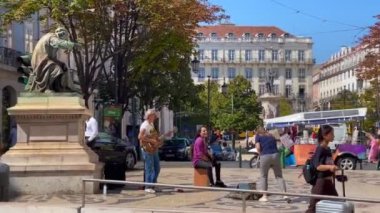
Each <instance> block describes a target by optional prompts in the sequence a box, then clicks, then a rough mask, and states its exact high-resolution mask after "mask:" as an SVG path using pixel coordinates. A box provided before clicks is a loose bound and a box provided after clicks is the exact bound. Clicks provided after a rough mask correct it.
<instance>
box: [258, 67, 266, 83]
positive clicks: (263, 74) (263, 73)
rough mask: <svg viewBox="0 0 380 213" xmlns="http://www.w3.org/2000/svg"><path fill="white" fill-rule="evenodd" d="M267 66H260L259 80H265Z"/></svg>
mask: <svg viewBox="0 0 380 213" xmlns="http://www.w3.org/2000/svg"><path fill="white" fill-rule="evenodd" d="M265 77H266V75H265V68H259V81H265Z"/></svg>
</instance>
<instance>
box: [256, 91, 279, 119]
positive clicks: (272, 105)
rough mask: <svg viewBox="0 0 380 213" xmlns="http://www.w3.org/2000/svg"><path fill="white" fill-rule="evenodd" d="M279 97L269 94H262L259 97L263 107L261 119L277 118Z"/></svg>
mask: <svg viewBox="0 0 380 213" xmlns="http://www.w3.org/2000/svg"><path fill="white" fill-rule="evenodd" d="M280 99H281V96H278V95H273V94H270V93H264V95H262V96H260V97H259V100H260V101H261V104H262V107H263V119H269V118H274V117H277V116H278V105H279V103H280Z"/></svg>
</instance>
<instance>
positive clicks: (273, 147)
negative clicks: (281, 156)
mask: <svg viewBox="0 0 380 213" xmlns="http://www.w3.org/2000/svg"><path fill="white" fill-rule="evenodd" d="M256 143H259V144H260V148H261V152H260V154H261V155H269V154H274V153H277V152H278V150H277V142H276V139H275V138H274V137H273V136H271V135H258V136H256Z"/></svg>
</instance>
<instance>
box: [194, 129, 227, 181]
mask: <svg viewBox="0 0 380 213" xmlns="http://www.w3.org/2000/svg"><path fill="white" fill-rule="evenodd" d="M207 135H208V133H207V128H206V127H201V128H200V129H199V130H198V133H197V136H196V139H195V142H194V147H193V153H192V156H193V166H194V168H202V169H207V175H208V178H209V181H210V184H211V186H217V187H226V185H225V184H224V183H223V181H221V179H220V163H219V162H217V161H216V160H215V159H214V158H213V157H212V156H211V155H210V154H209V153H208V151H207V143H206V139H207ZM212 167H215V176H216V182H215V183H214V177H213V175H212Z"/></svg>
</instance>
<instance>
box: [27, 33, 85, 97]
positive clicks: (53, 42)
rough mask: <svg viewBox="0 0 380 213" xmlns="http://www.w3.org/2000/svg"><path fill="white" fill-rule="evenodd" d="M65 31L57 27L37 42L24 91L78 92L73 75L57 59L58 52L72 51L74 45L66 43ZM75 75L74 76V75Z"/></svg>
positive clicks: (78, 88) (69, 42)
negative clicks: (63, 50) (61, 50)
mask: <svg viewBox="0 0 380 213" xmlns="http://www.w3.org/2000/svg"><path fill="white" fill-rule="evenodd" d="M66 34H67V32H66V30H65V29H64V28H62V27H59V28H57V29H56V30H55V32H54V33H47V34H46V35H44V36H43V37H42V38H41V39H40V40H39V41H38V42H37V45H36V47H35V49H34V51H33V54H32V59H31V66H32V72H31V73H30V76H29V80H28V84H27V85H26V87H25V90H27V91H30V92H33V91H38V92H44V93H52V92H79V93H80V87H79V85H76V84H75V83H74V80H73V79H74V78H75V76H74V73H73V72H71V71H70V70H69V69H68V68H67V66H66V64H65V63H64V62H62V61H60V60H59V59H58V55H57V53H58V50H59V49H65V50H69V51H70V50H72V49H73V48H74V47H75V46H77V44H76V43H74V42H71V41H67V40H65V39H64V38H65V37H66ZM75 75H76V74H75Z"/></svg>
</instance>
